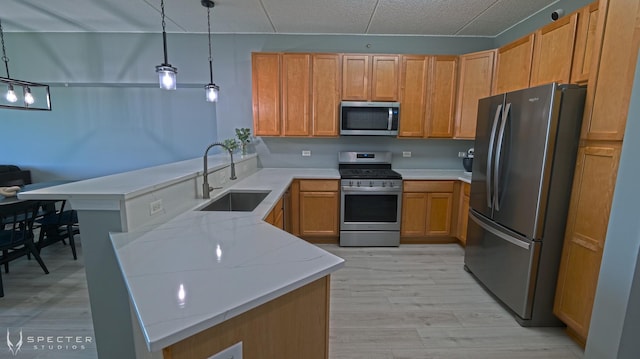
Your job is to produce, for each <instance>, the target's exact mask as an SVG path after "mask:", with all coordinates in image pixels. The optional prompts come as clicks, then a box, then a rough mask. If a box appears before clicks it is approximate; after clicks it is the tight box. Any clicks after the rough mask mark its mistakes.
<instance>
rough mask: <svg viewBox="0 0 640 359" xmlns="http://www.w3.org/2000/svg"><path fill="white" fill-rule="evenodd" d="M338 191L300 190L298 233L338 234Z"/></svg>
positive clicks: (315, 234)
mask: <svg viewBox="0 0 640 359" xmlns="http://www.w3.org/2000/svg"><path fill="white" fill-rule="evenodd" d="M338 202H339V198H338V192H300V235H301V236H303V237H304V236H310V237H312V236H337V235H338V228H339V227H338V212H337V209H338Z"/></svg>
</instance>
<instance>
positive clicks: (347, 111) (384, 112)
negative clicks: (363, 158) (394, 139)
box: [340, 101, 400, 136]
mask: <svg viewBox="0 0 640 359" xmlns="http://www.w3.org/2000/svg"><path fill="white" fill-rule="evenodd" d="M399 119H400V103H398V102H356V101H342V102H341V103H340V135H345V136H352V135H365V136H397V135H398V128H399V125H400V123H399V122H400V121H399Z"/></svg>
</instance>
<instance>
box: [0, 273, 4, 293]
mask: <svg viewBox="0 0 640 359" xmlns="http://www.w3.org/2000/svg"><path fill="white" fill-rule="evenodd" d="M2 297H4V288H3V286H2V271H0V298H2Z"/></svg>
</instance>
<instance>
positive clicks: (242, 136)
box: [236, 128, 251, 156]
mask: <svg viewBox="0 0 640 359" xmlns="http://www.w3.org/2000/svg"><path fill="white" fill-rule="evenodd" d="M236 137H238V140H240V148H241V149H242V155H243V156H244V155H246V154H247V145H248V144H249V142H251V130H250V129H248V128H236Z"/></svg>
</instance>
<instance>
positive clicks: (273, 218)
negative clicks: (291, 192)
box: [264, 197, 285, 229]
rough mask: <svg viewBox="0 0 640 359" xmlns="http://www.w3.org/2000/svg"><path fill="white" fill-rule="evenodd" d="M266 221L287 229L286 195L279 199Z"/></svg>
mask: <svg viewBox="0 0 640 359" xmlns="http://www.w3.org/2000/svg"><path fill="white" fill-rule="evenodd" d="M264 221H265V222H267V223H269V224H271V225H273V226H275V227H278V228H280V229H285V197H283V198H280V199H279V200H278V202H277V203H276V205H275V206H274V207H273V209H272V210H271V212H269V214H267V216H266V217H265V218H264Z"/></svg>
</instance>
